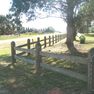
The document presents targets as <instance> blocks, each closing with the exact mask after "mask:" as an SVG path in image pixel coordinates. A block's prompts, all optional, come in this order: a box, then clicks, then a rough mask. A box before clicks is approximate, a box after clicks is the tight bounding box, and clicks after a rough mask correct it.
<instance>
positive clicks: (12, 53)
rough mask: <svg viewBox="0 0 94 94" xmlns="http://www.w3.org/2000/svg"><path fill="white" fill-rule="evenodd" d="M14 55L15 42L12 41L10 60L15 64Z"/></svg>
mask: <svg viewBox="0 0 94 94" xmlns="http://www.w3.org/2000/svg"><path fill="white" fill-rule="evenodd" d="M15 55H16V51H15V42H14V41H12V42H11V58H12V63H13V64H14V63H16V58H15Z"/></svg>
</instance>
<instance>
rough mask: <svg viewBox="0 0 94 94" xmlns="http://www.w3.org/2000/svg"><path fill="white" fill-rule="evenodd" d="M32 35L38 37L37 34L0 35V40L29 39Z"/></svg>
mask: <svg viewBox="0 0 94 94" xmlns="http://www.w3.org/2000/svg"><path fill="white" fill-rule="evenodd" d="M33 35H39V34H38V33H24V34H20V35H1V36H0V40H6V39H7V40H8V39H16V38H24V37H31V36H33Z"/></svg>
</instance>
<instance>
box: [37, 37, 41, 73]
mask: <svg viewBox="0 0 94 94" xmlns="http://www.w3.org/2000/svg"><path fill="white" fill-rule="evenodd" d="M40 52H41V44H40V38H37V43H36V73H37V74H40V72H41V70H40V63H41V62H42V57H41V55H40Z"/></svg>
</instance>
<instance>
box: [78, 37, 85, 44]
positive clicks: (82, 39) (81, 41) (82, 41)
mask: <svg viewBox="0 0 94 94" xmlns="http://www.w3.org/2000/svg"><path fill="white" fill-rule="evenodd" d="M79 39H80V43H81V44H84V43H85V36H84V35H81V36H80V37H79Z"/></svg>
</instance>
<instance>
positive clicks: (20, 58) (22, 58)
mask: <svg viewBox="0 0 94 94" xmlns="http://www.w3.org/2000/svg"><path fill="white" fill-rule="evenodd" d="M15 58H16V59H19V60H21V61H24V62H28V63H30V64H36V61H34V60H32V59H26V58H25V57H23V56H18V55H15Z"/></svg>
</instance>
